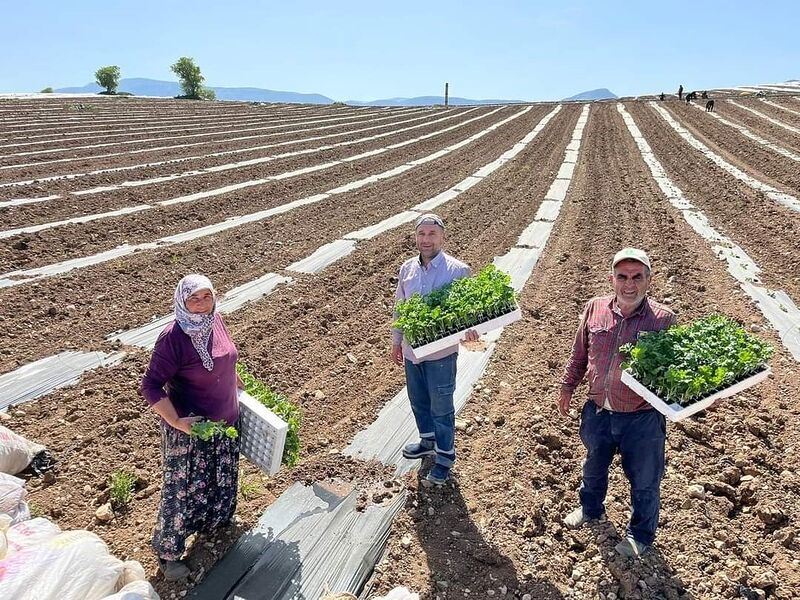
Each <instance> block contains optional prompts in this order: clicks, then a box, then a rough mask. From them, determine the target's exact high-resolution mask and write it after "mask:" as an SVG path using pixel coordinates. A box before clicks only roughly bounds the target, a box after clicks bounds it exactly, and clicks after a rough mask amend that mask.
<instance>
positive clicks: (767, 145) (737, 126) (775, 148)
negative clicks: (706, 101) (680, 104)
mask: <svg viewBox="0 0 800 600" xmlns="http://www.w3.org/2000/svg"><path fill="white" fill-rule="evenodd" d="M731 104H735V105H736V106H738V107H740V108H744V109H745V110H751V109H749V108H747V107H746V106H741V105H740V104H736V103H735V102H731ZM692 106H694V107H695V108H697V109H698V110H705V109H703V107H702V106H700V105H699V104H692ZM706 114H709V115H711V116H712V117H714V118H715V119H716V120H717V121H719V122H720V123H724V124H725V125H727V126H728V127H733V128H734V129H735V130H736V131H738V132H739V133H741V134H742V135H743V136H745V137H747V138H750V139H751V140H753V141H754V142H756V143H757V144H760V145H762V146H764V147H765V148H769V149H770V150H772V151H773V152H777V153H778V154H780V155H781V156H785V157H786V158H790V159H791V160H794V161H800V155H798V154H795V153H794V152H792V151H791V150H789V149H787V148H784V147H783V146H779V145H778V144H774V143H772V142H770V141H769V140H767V139H765V138H763V137H761V136H759V135H756V134H755V133H753V132H752V131H750V130H749V129H748V128H747V127H745V126H744V125H740V124H739V123H734V122H733V121H729V120H728V119H726V118H725V117H723V116H721V115H719V114H718V113H716V112H709V113H706ZM759 114H760V113H759ZM765 116H766V115H765Z"/></svg>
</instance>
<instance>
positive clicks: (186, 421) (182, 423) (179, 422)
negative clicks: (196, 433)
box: [170, 417, 203, 435]
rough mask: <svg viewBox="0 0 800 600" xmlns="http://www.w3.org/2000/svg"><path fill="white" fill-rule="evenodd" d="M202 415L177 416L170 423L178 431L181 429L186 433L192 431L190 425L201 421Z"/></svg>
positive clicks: (188, 433)
mask: <svg viewBox="0 0 800 600" xmlns="http://www.w3.org/2000/svg"><path fill="white" fill-rule="evenodd" d="M202 420H203V417H179V418H178V419H176V420H175V422H174V423H170V425H172V426H173V427H174V428H175V429H177V430H178V431H182V432H183V433H185V434H186V435H190V434H191V433H192V425H193V424H194V423H197V422H198V421H202Z"/></svg>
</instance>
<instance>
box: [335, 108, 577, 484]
mask: <svg viewBox="0 0 800 600" xmlns="http://www.w3.org/2000/svg"><path fill="white" fill-rule="evenodd" d="M588 118H589V106H588V105H586V106H584V108H583V111H582V113H581V116H580V117H579V119H578V122H577V124H576V126H575V130H574V131H573V134H572V140H571V142H570V146H569V148H570V149H568V150H567V151H566V152H565V159H564V163H563V165H574V164H575V163H576V161H577V159H578V152H579V148H580V143H581V139H582V138H583V130H584V127H585V126H586V123H587V121H588ZM563 165H562V166H563ZM559 172H560V173H565V174H566V173H569V176H568V177H565V178H563V179H556V180H555V181H554V182H553V184H552V185H551V186H550V189H549V190H548V192H547V194H545V200H543V202H542V204H544V203H545V202H551V203H553V202H554V203H557V204H558V206H557V207H555V208H556V210H555V212H554V213H552V212H551V211H550V209H548V216H547V219H546V220H542V218H541V217H540V216H539V215H537V216H536V217H535V218H534V221H533V222H532V223H531V224H530V226H529V227H528V228H526V229H525V231H523V232H522V234H521V235H520V236H519V239H518V240H517V245H516V247H514V248H511V249H510V250H509V252H507V253H506V254H505V255H503V256H500V257H498V258H496V259H495V261H494V263H495V265H496V266H497V268H498V269H501V270H503V271H506V272H507V273H509V274H510V275H511V282H512V285H513V287H514V289H515V290H517V291H520V290H521V289H522V288H523V287H524V286H525V284H526V282H527V281H528V279H529V278H530V276H531V274H532V273H533V270H534V268H535V267H536V264H537V262H538V260H539V257H540V256H541V253H542V250H543V249H544V247H545V245H546V244H547V240H548V238H549V236H550V233H551V231H552V227H553V224H554V221H555V220H556V219H557V218H558V213H559V210H560V208H561V203H562V202H563V201H564V198H565V197H566V191H567V190H568V189H569V184H570V182H571V179H572V168H568V169H565V170H564V171H559ZM548 198H560V200H556V199H553V200H548ZM542 223H545V224H546V226H544V227H542V226H541V225H540V224H542ZM534 231H536V233H533V232H534ZM502 331H503V330H502V329H499V330H496V331H493V332H491V333H489V334H487V335H486V336H485V338H484V339H485V341H486V343H487V347H486V349H485V350H483V351H470V350H464V349H462V350H461V351H460V352H459V355H458V371H457V373H458V374H457V378H456V390H455V393H454V396H453V402H454V405H455V408H456V412H457V413H458V412H459V411H460V410H461V408H463V406H464V404H465V403H466V401H467V399H468V398H469V395H470V393H471V391H472V386H473V385H474V384H475V383H476V382H477V381H478V379H480V377H481V375H482V374H483V371H484V369H485V368H486V365H487V364H488V363H489V359H490V358H491V355H492V353H493V352H494V349H495V343H496V341H497V340H498V339H499V337H500V335H501V333H502ZM416 438H417V430H416V425H415V422H414V417H413V414H412V413H411V405H410V403H409V400H408V390H407V388H403V389H402V390H401V391H400V392H399V393H398V394H397V395H396V396H395V397H394V398H392V400H390V401H389V402H388V403H387V404H386V406H384V408H383V409H382V410H381V411H380V413H379V414H378V417H377V419H376V420H375V421H374V422H373V423H372V425H370V426H369V427H368V428H367V429H365V430H363V431H361V432H359V433H358V434H356V436H355V438H354V439H353V441H352V442H351V443H350V444H349V445H348V446H347V447H346V448H345V449H344V450H343V453H344V454H345V455H347V456H353V457H355V458H359V459H362V460H379V461H380V462H382V463H383V464H386V465H394V466H395V467H396V468H397V473H398V474H402V473H406V472H408V471H409V470H411V469H412V468H414V466H415V465H417V464H418V462H417V461H408V460H406V459H404V458H403V457H402V448H403V446H404V445H405V444H406V443H409V442H412V441H414V440H416Z"/></svg>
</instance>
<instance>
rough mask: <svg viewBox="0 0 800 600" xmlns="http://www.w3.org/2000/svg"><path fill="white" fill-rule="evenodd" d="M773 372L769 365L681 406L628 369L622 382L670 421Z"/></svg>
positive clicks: (757, 381)
mask: <svg viewBox="0 0 800 600" xmlns="http://www.w3.org/2000/svg"><path fill="white" fill-rule="evenodd" d="M771 372H772V369H770V368H769V367H767V368H766V369H764V370H763V371H759V372H758V373H756V374H755V375H751V376H750V377H748V378H746V379H742V380H741V381H740V382H738V383H734V384H733V385H732V386H730V387H727V388H725V389H723V390H719V391H718V392H714V393H713V394H711V395H710V396H706V397H705V398H703V399H701V400H698V401H697V402H693V403H692V404H690V405H689V406H681V405H680V404H678V403H677V402H672V403H671V404H667V403H666V402H664V401H663V400H662V399H661V398H659V397H658V396H656V395H655V394H654V393H653V392H651V391H650V390H649V389H647V388H646V387H645V386H643V385H642V384H641V383H639V381H638V380H637V379H636V378H635V377H634V376H633V375H631V374H630V373H628V371H623V372H622V383H624V384H625V385H627V386H628V387H629V388H631V389H632V390H633V391H634V392H636V393H637V394H639V395H640V396H641V397H642V398H644V399H645V400H647V402H649V403H650V404H651V405H652V406H653V408H655V409H656V410H657V411H658V412H660V413H661V414H662V415H664V416H666V417H667V418H668V419H669V420H670V421H682V420H683V419H685V418H686V417H690V416H692V415H693V414H695V413H698V412H700V411H701V410H704V409H706V408H708V407H709V406H711V405H712V404H714V402H716V401H717V400H721V399H722V398H728V397H729V396H733V395H734V394H738V393H739V392H741V391H742V390H746V389H747V388H749V387H752V386H754V385H756V384H757V383H761V382H762V381H764V380H765V379H766V378H767V377H769V374H770V373H771Z"/></svg>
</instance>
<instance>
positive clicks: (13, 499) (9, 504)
mask: <svg viewBox="0 0 800 600" xmlns="http://www.w3.org/2000/svg"><path fill="white" fill-rule="evenodd" d="M27 493H28V492H27V491H26V490H25V482H24V481H23V480H22V479H20V478H19V477H14V476H13V475H7V474H6V473H0V514H6V515H8V516H9V517H11V522H12V523H19V522H20V521H26V520H28V519H30V518H31V513H30V511H29V510H28V504H27V503H26V502H25V496H26V494H27Z"/></svg>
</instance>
